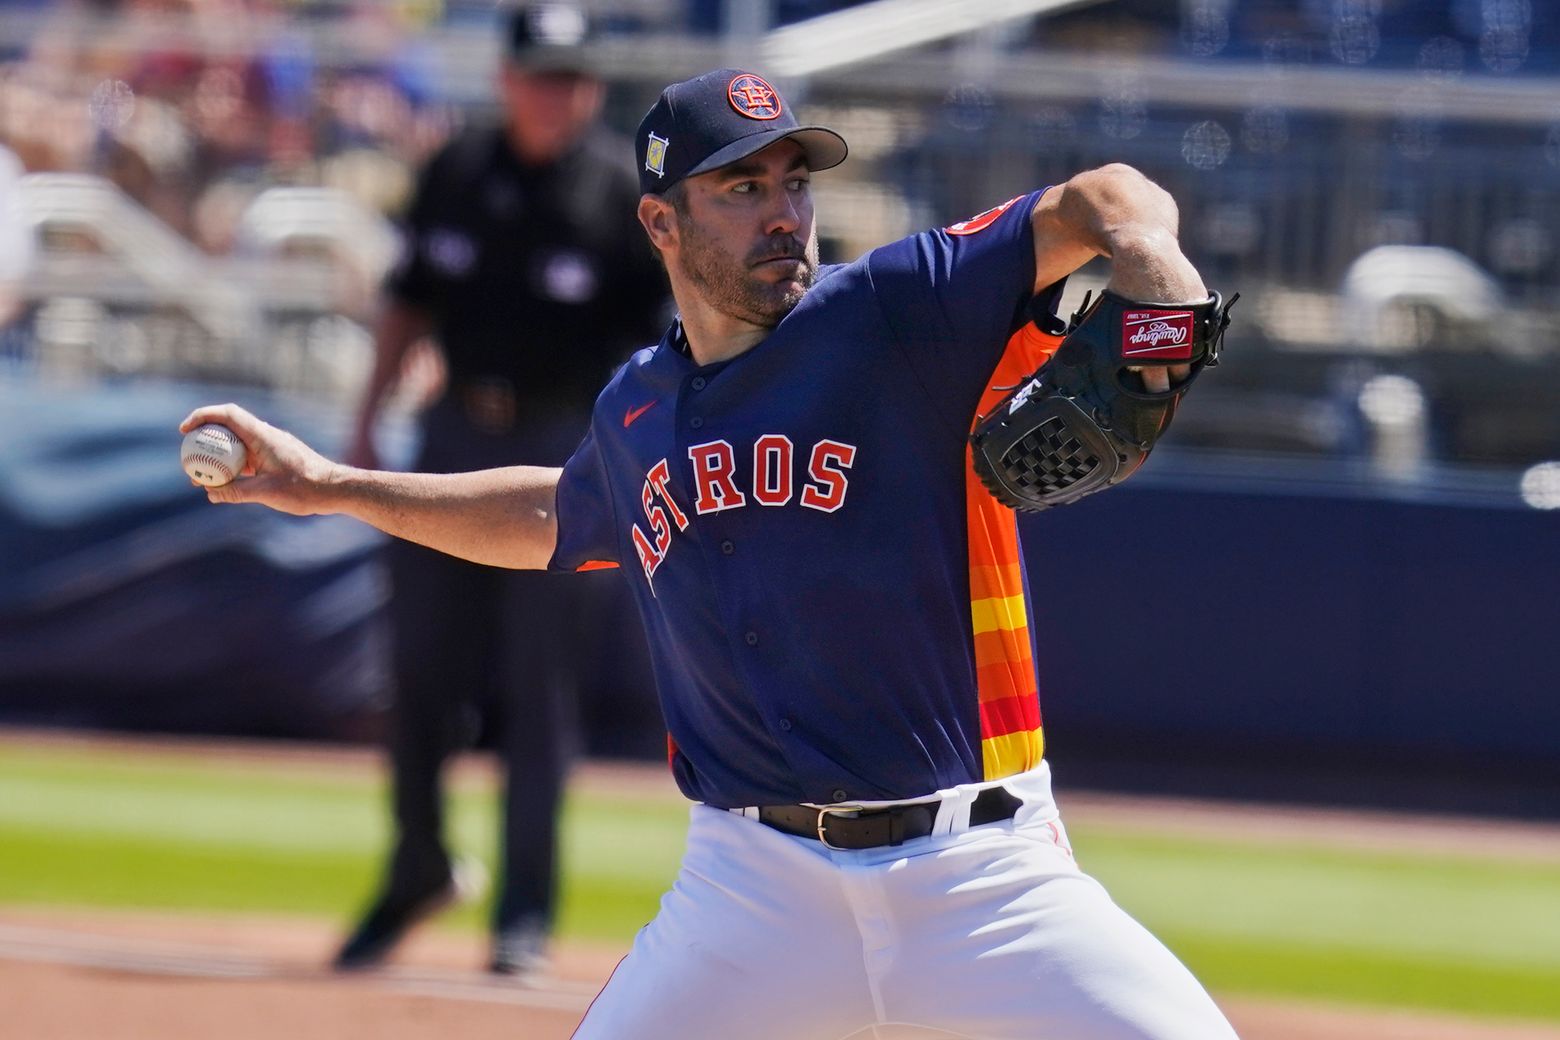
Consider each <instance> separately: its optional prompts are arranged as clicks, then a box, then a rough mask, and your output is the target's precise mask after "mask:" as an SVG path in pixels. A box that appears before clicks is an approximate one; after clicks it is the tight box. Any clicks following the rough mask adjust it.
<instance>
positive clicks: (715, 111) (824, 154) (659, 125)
mask: <svg viewBox="0 0 1560 1040" xmlns="http://www.w3.org/2000/svg"><path fill="white" fill-rule="evenodd" d="M787 137H789V138H791V139H793V140H794V141H796V143H797V144H799V145H801V146H802V150H803V151H804V152H806V153H807V168H808V169H810V170H827V169H829V168H830V167H833V166H838V165H839V164H840V163H842V162H844V161H845V155H846V152H847V151H848V149H847V148H846V146H845V138H843V137H841V136H840V135H839V134H837V133H835V132H834V131H833V130H830V129H829V128H828V127H826V126H803V125H801V124H799V123H797V121H796V116H795V115H793V114H792V113H791V109H790V106H789V105H787V104H786V103H785V102H784V101H783V100H782V99H781V97H780V92H779V91H778V90H776V89H775V88H774V87H771V86H770V85H769V84H768V83H766V82H764V79H763V77H761V76H757V75H754V74H753V73H751V72H743V71H742V70H741V69H716V70H715V71H714V72H706V73H705V74H704V75H702V76H695V77H694V78H693V79H689V80H684V81H683V82H681V83H673V84H672V85H671V86H669V87H667V88H666V89H665V90H663V91H661V97H660V100H658V101H657V102H656V103H655V106H654V107H653V108H651V109H650V111H649V112H647V113H646V114H645V118H644V119H643V120H642V121H641V122H640V124H639V132H638V134H637V135H636V136H635V138H634V150H635V152H636V154H637V155H638V158H639V190H640V191H641V192H643V193H644V194H646V195H659V194H661V193H662V192H664V191H666V189H667V188H670V187H671V186H672V185H674V184H676V183H677V182H678V181H680V180H682V179H683V178H685V177H693V176H695V175H697V174H701V173H708V172H709V171H711V170H718V169H720V168H721V167H722V166H726V165H729V164H731V163H734V162H736V161H737V160H738V159H745V158H747V157H748V156H750V155H752V154H753V153H754V152H757V151H759V150H760V149H763V148H767V147H769V146H770V145H772V144H774V143H775V142H776V141H779V140H782V139H784V138H787Z"/></svg>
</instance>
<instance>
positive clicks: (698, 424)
mask: <svg viewBox="0 0 1560 1040" xmlns="http://www.w3.org/2000/svg"><path fill="white" fill-rule="evenodd" d="M688 425H689V426H692V427H693V428H694V429H695V430H697V429H698V428H699V427H701V426H703V425H704V420H703V419H701V418H699V417H698V416H697V415H695V416H694V417H693V418H692V419H689V420H688Z"/></svg>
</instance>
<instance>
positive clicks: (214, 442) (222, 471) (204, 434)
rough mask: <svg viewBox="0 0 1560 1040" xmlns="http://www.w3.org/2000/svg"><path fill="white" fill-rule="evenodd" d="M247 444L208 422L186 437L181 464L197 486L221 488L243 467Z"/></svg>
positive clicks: (222, 428) (180, 450)
mask: <svg viewBox="0 0 1560 1040" xmlns="http://www.w3.org/2000/svg"><path fill="white" fill-rule="evenodd" d="M244 457H245V453H244V442H243V441H241V440H239V439H238V435H237V434H235V433H234V432H233V431H232V430H230V429H228V428H227V427H226V426H219V425H218V424H216V423H207V424H206V425H204V426H197V427H195V429H193V430H191V431H190V432H189V433H186V434H185V435H184V445H183V446H182V447H181V448H180V449H179V461H180V462H181V463H182V464H183V465H184V472H186V473H188V474H189V475H190V479H191V480H193V481H195V483H197V484H204V485H206V486H207V487H220V486H222V485H223V484H226V483H228V482H230V481H231V480H232V479H233V478H234V477H236V476H238V474H239V471H240V470H242V469H243V468H244Z"/></svg>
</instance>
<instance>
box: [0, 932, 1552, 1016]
mask: <svg viewBox="0 0 1560 1040" xmlns="http://www.w3.org/2000/svg"><path fill="white" fill-rule="evenodd" d="M336 938H337V937H336V935H335V934H334V932H333V931H332V930H331V927H330V926H329V925H327V924H325V923H322V922H317V921H310V920H296V921H278V920H274V919H258V920H257V919H247V918H194V917H183V916H177V915H148V914H104V913H100V912H93V913H85V912H70V913H67V912H53V911H31V910H29V911H18V910H7V911H0V1007H3V1010H4V1019H5V1029H4V1035H5V1036H6V1037H7V1038H9V1040H207V1038H217V1037H220V1038H222V1040H275V1038H278V1037H287V1038H288V1040H357V1038H362V1040H433V1038H436V1037H459V1038H460V1040H565V1038H567V1037H568V1036H569V1035H570V1033H571V1032H572V1030H573V1026H574V1023H575V1022H576V1021H578V1019H579V1017H580V1015H581V1014H583V1013H584V1010H585V1008H586V1007H587V1006H588V1005H589V1003H590V1000H591V998H592V996H594V994H595V993H596V991H597V989H598V988H599V987H600V986H601V984H602V983H603V982H604V981H605V979H606V978H607V976H608V975H610V974H611V972H612V968H613V966H614V965H615V964H616V963H617V960H618V957H619V956H620V955H621V951H620V950H617V949H608V948H601V947H588V946H579V945H566V946H564V947H562V948H561V949H559V950H557V951H556V952H555V957H554V960H553V963H552V966H551V968H550V969H549V970H548V972H547V973H546V974H545V975H544V976H542V977H539V978H536V979H532V980H530V981H527V982H523V983H517V982H513V981H510V980H507V979H497V978H495V977H493V976H490V975H488V974H487V973H486V972H484V971H482V970H481V968H480V966H479V965H478V964H477V963H476V962H475V960H474V957H475V953H474V950H475V948H476V944H474V943H473V942H472V941H471V939H470V938H469V937H462V936H458V935H451V934H445V933H440V932H438V931H425V932H423V933H420V934H418V935H417V936H415V937H414V938H413V939H412V940H410V941H409V942H408V944H407V948H406V949H405V951H404V952H402V953H399V954H398V956H397V959H396V964H395V966H394V967H391V968H388V969H385V970H384V971H380V972H374V973H364V974H358V975H349V976H343V975H337V974H334V973H332V972H330V971H329V970H328V969H327V968H326V967H325V966H324V962H325V957H326V955H327V952H328V951H329V950H330V948H331V944H332V943H333V942H334V941H335V940H336ZM1220 1003H1221V1004H1222V1005H1223V1006H1224V1008H1225V1010H1226V1011H1227V1012H1228V1013H1229V1015H1230V1017H1231V1019H1232V1020H1233V1021H1234V1022H1235V1025H1236V1028H1237V1029H1238V1030H1239V1031H1240V1035H1241V1036H1242V1037H1244V1038H1245V1040H1356V1038H1357V1040H1366V1038H1370V1040H1560V1030H1555V1029H1547V1028H1542V1027H1524V1026H1518V1025H1505V1024H1493V1023H1487V1022H1478V1021H1469V1020H1459V1019H1452V1018H1445V1017H1432V1016H1428V1015H1421V1014H1409V1013H1401V1012H1384V1011H1371V1010H1360V1009H1346V1008H1328V1007H1316V1006H1303V1005H1291V1004H1281V1003H1269V1002H1262V1001H1253V1000H1222V1001H1221V1002H1220ZM689 1040H705V1038H697V1037H690V1038H689ZM721 1040H740V1038H721ZM798 1040H806V1038H798Z"/></svg>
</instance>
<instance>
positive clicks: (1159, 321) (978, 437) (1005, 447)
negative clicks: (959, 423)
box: [970, 290, 1240, 512]
mask: <svg viewBox="0 0 1560 1040" xmlns="http://www.w3.org/2000/svg"><path fill="white" fill-rule="evenodd" d="M1238 299H1240V294H1239V293H1236V294H1235V295H1234V296H1232V297H1230V301H1229V302H1228V303H1225V302H1223V300H1222V299H1221V298H1220V296H1219V294H1218V293H1212V294H1210V295H1209V297H1208V299H1207V300H1205V301H1203V302H1202V303H1196V304H1189V305H1187V306H1184V307H1167V306H1163V305H1160V306H1154V305H1152V304H1144V303H1136V302H1134V301H1132V300H1129V299H1127V298H1126V297H1124V296H1119V295H1117V294H1116V293H1114V292H1111V291H1109V290H1106V291H1105V292H1104V293H1102V294H1101V295H1100V297H1099V299H1097V300H1095V301H1094V304H1093V306H1092V307H1091V306H1090V305H1089V299H1088V297H1085V298H1084V301H1083V306H1082V307H1080V308H1079V309H1078V313H1077V314H1075V315H1073V318H1072V321H1071V322H1070V323H1069V324H1068V327H1067V336H1066V338H1064V339H1063V340H1062V343H1061V345H1060V346H1059V347H1058V348H1057V350H1056V354H1055V355H1054V356H1053V357H1052V358H1051V359H1050V360H1049V361H1047V362H1046V363H1045V364H1044V365H1042V366H1040V368H1039V369H1037V370H1036V371H1035V372H1034V373H1033V374H1032V375H1031V376H1030V377H1029V378H1028V379H1025V380H1024V381H1023V383H1021V384H1020V385H1019V387H1018V388H1017V389H1016V390H1015V392H1014V393H1012V394H1010V395H1009V396H1008V397H1006V398H1004V399H1003V400H1002V401H1001V402H1000V403H999V404H998V405H997V407H996V408H993V409H992V410H991V413H990V414H989V415H987V416H985V417H983V418H982V419H981V420H980V421H979V422H977V423H976V425H975V431H974V432H973V433H971V434H970V444H971V446H972V447H973V448H974V452H973V455H974V460H975V472H976V473H977V474H978V475H979V476H980V479H981V483H983V484H984V485H985V486H986V489H987V490H988V491H990V492H991V493H992V495H994V496H995V497H996V499H997V501H999V502H1001V503H1003V504H1004V505H1006V506H1009V507H1011V508H1013V509H1019V510H1024V511H1026V512H1035V511H1038V510H1041V509H1049V508H1050V507H1051V506H1060V505H1067V504H1068V503H1071V502H1076V501H1078V499H1080V498H1083V497H1084V496H1086V495H1092V494H1093V493H1094V492H1096V491H1103V490H1104V489H1105V488H1108V487H1111V486H1113V485H1115V484H1119V483H1121V482H1122V481H1123V480H1126V479H1127V478H1128V477H1129V476H1131V475H1132V474H1133V473H1135V472H1137V469H1138V467H1140V466H1141V465H1142V464H1143V461H1144V460H1145V459H1147V458H1148V453H1149V452H1150V451H1152V450H1153V447H1154V444H1155V443H1156V442H1157V441H1158V440H1159V438H1160V437H1161V436H1163V434H1164V432H1165V430H1167V429H1169V427H1170V420H1171V419H1172V418H1174V417H1175V410H1176V406H1177V405H1179V404H1180V401H1181V398H1182V397H1184V396H1185V394H1186V391H1187V389H1188V388H1189V387H1190V386H1191V385H1192V380H1194V379H1196V378H1197V376H1198V375H1199V374H1201V372H1202V370H1203V369H1204V368H1207V367H1210V366H1212V365H1217V364H1218V363H1219V348H1220V345H1221V343H1222V341H1223V338H1224V330H1225V329H1226V328H1228V327H1229V324H1230V308H1231V307H1233V306H1234V305H1235V301H1236V300H1238ZM1145 363H1148V364H1149V365H1152V366H1153V367H1168V366H1169V365H1174V364H1189V365H1191V369H1192V370H1191V373H1190V374H1189V375H1188V376H1187V377H1186V378H1185V379H1183V380H1182V381H1181V382H1180V383H1178V384H1177V385H1176V386H1174V387H1172V388H1171V389H1169V390H1166V391H1163V392H1161V393H1150V392H1149V391H1147V390H1146V389H1144V385H1143V380H1142V377H1141V376H1140V375H1139V374H1138V373H1137V372H1134V371H1132V369H1134V368H1141V367H1144V365H1145Z"/></svg>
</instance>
